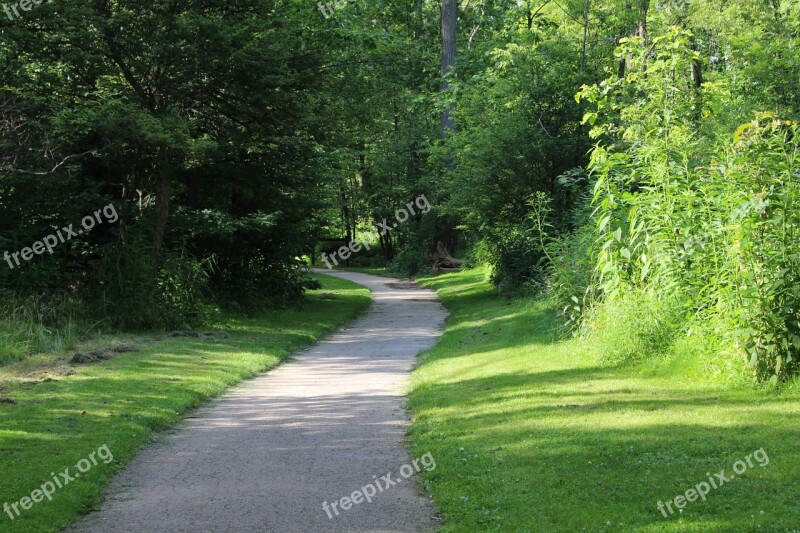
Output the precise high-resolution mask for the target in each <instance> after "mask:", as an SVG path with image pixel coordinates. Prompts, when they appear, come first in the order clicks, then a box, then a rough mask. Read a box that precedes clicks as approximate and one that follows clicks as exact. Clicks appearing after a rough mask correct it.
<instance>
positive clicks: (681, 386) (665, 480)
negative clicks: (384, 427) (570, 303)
mask: <svg viewBox="0 0 800 533" xmlns="http://www.w3.org/2000/svg"><path fill="white" fill-rule="evenodd" d="M420 282H421V283H422V284H423V285H426V286H428V287H431V288H434V289H437V290H438V293H439V296H440V297H441V299H442V300H443V302H444V303H445V305H446V306H447V307H448V308H449V310H450V311H451V315H450V318H449V321H448V322H447V327H446V332H445V334H444V337H443V339H442V341H441V342H440V343H439V344H438V345H437V346H436V347H435V348H433V349H432V350H430V351H429V352H427V353H426V354H424V355H423V356H422V357H421V361H420V363H419V365H418V368H417V369H416V371H415V373H414V375H413V384H412V392H411V396H410V406H411V408H412V409H413V412H414V425H413V434H412V440H413V446H414V454H415V456H419V455H421V454H423V453H426V452H431V453H432V454H433V456H434V458H435V460H436V463H437V468H436V469H435V470H434V471H432V472H429V473H424V472H423V475H424V476H425V483H426V484H427V485H428V486H429V488H430V491H431V493H432V495H433V498H434V500H435V502H436V504H437V506H438V509H439V511H440V513H441V515H442V518H443V524H444V527H443V530H444V531H459V532H461V531H463V532H467V531H509V532H523V531H548V532H552V531H565V532H574V531H641V532H650V531H670V532H684V531H737V532H741V531H779V532H792V531H800V402H799V401H798V400H799V399H800V393H798V390H797V387H796V386H785V387H784V388H783V389H782V390H780V391H775V390H765V389H757V388H755V387H752V386H745V387H742V386H740V387H738V388H730V387H723V386H721V385H714V384H713V381H712V380H705V381H704V382H700V381H698V380H697V379H696V378H697V375H696V369H695V368H692V369H690V367H691V365H686V367H685V369H684V365H682V364H680V362H674V361H673V362H667V363H664V364H650V365H647V366H638V367H617V368H609V367H605V366H602V365H599V364H598V363H597V361H598V356H599V354H598V353H597V349H596V348H594V347H593V345H592V343H591V341H586V340H579V339H571V338H569V337H567V338H564V336H563V335H562V334H559V329H560V328H559V327H558V325H559V320H558V319H557V317H556V316H555V313H554V312H553V310H552V309H551V308H550V307H549V306H548V305H546V304H545V303H543V302H537V301H535V300H531V299H517V300H506V299H503V298H500V297H498V296H496V295H495V293H494V292H493V290H492V289H491V288H490V286H489V285H488V284H487V283H486V282H485V281H484V273H483V272H482V271H479V270H472V271H467V272H462V273H455V274H448V275H443V276H439V277H430V278H425V279H422V280H420ZM690 370H691V371H690ZM761 449H763V452H759V453H758V457H761V461H760V462H759V461H757V460H755V457H754V456H753V455H752V454H753V453H754V452H756V450H761ZM747 456H750V463H751V464H752V465H753V466H752V467H750V466H746V469H745V471H744V472H743V473H742V474H741V475H737V474H735V473H734V471H733V467H734V465H735V466H736V467H737V469H738V470H740V471H741V470H742V464H745V465H746V464H747V463H742V464H736V462H737V461H739V460H742V461H744V460H745V459H746V457H747ZM765 456H766V458H767V459H766V460H765V459H764V457H765ZM767 460H768V464H766V466H763V467H762V466H760V465H761V464H765V463H766V462H767ZM722 470H724V472H723V475H724V476H725V477H726V478H729V480H728V481H727V482H725V481H722V484H721V485H718V486H717V488H716V489H713V488H712V489H711V490H710V491H708V494H707V495H706V496H705V498H706V499H705V501H703V500H702V499H700V498H699V497H698V495H697V494H694V495H693V494H691V493H689V497H692V496H694V500H695V501H691V502H689V501H685V500H683V501H681V500H679V502H678V503H679V504H682V506H683V509H678V507H677V506H676V503H675V502H674V499H675V497H677V496H679V495H683V496H682V497H683V498H685V497H686V491H687V489H693V488H695V487H696V486H697V485H698V484H700V483H703V482H706V483H708V478H709V476H711V477H712V478H713V479H714V480H715V483H719V482H720V481H721V480H719V478H717V477H716V476H715V474H716V473H719V472H720V471H722ZM709 485H710V484H709ZM695 490H696V489H695ZM701 490H705V487H703V486H701ZM659 500H660V501H662V502H666V501H670V502H672V503H671V506H672V509H673V513H672V514H670V513H669V512H668V511H667V510H666V507H665V511H664V512H665V513H666V514H667V516H666V517H665V516H664V514H662V512H661V511H659V509H658V508H657V502H658V501H659Z"/></svg>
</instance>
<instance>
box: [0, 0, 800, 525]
mask: <svg viewBox="0 0 800 533" xmlns="http://www.w3.org/2000/svg"><path fill="white" fill-rule="evenodd" d="M5 2H6V3H5V4H3V6H2V10H1V11H0V253H2V260H0V375H5V374H3V372H4V371H3V367H4V366H5V367H7V372H11V373H12V374H13V373H14V372H17V370H16V369H18V368H22V367H19V365H23V367H24V368H27V367H25V365H35V364H38V363H36V362H35V361H37V360H38V359H37V357H38V358H40V357H42V356H43V355H42V354H45V356H46V355H47V354H64V353H68V354H72V353H73V352H74V351H75V350H79V349H81V347H83V346H85V345H86V343H92V342H94V341H93V340H97V339H104V338H108V336H122V337H124V338H133V337H135V336H137V335H150V336H152V335H160V334H161V333H163V332H172V331H175V332H177V333H176V335H193V333H192V332H196V331H203V330H208V329H213V328H215V327H217V326H219V325H220V324H228V325H229V326H228V329H230V330H233V329H236V328H233V327H230V324H231V323H232V322H231V321H236V320H261V319H262V318H263V317H271V318H269V319H268V320H267V322H266V323H269V324H272V325H273V326H275V327H278V326H277V325H278V324H283V325H281V328H283V327H287V328H288V329H289V330H291V327H290V326H288V325H287V324H288V323H289V322H291V321H293V320H308V321H309V322H307V323H306V322H303V324H305V325H303V326H302V328H301V327H298V330H297V331H300V330H302V331H308V332H311V331H313V334H312V333H307V337H308V338H312V337H314V336H315V335H317V333H320V334H321V332H322V330H323V329H325V328H327V327H328V326H327V325H326V326H325V328H323V327H322V323H323V321H322V320H321V319H320V321H318V322H313V321H314V320H316V319H313V320H312V317H315V316H317V315H313V314H312V315H307V317H306V319H300V318H292V317H301V316H302V312H303V310H306V309H310V310H311V311H309V312H311V313H316V312H317V311H319V310H320V309H322V308H321V307H320V308H318V305H323V304H324V301H322V300H324V297H322V300H319V299H318V297H317V296H313V294H315V292H318V291H319V290H320V288H321V287H323V286H324V285H325V283H326V282H324V281H320V276H318V275H315V274H311V273H310V270H311V269H312V268H316V269H322V270H323V271H324V270H333V269H335V270H338V269H346V270H350V271H357V272H362V273H382V274H383V275H391V276H394V277H397V278H404V279H406V278H418V279H424V280H428V281H426V282H425V283H427V285H426V286H429V287H432V288H439V289H440V295H442V298H443V300H444V303H445V305H447V306H448V309H451V310H453V309H460V308H459V307H458V306H459V305H465V304H464V302H465V301H467V300H463V301H462V300H457V299H454V298H455V297H454V296H453V294H451V293H450V292H448V291H451V290H455V289H452V287H451V286H450V285H448V284H447V282H443V281H436V280H437V279H438V278H437V275H441V274H443V273H444V274H445V277H444V278H442V279H451V278H447V275H448V274H451V273H453V272H456V273H458V272H468V274H467V275H466V276H467V277H465V278H458V279H461V280H469V283H467V284H466V285H464V286H463V287H462V288H463V290H465V291H467V292H465V293H464V295H465V296H464V298H465V299H466V298H467V297H468V295H469V294H471V293H470V292H469V291H470V290H471V289H470V287H473V284H480V283H484V282H485V283H488V284H489V285H490V286H491V291H492V294H493V295H495V296H497V297H498V298H499V300H498V302H505V303H496V305H497V306H502V305H508V306H513V307H511V308H512V309H518V307H517V306H519V312H520V313H521V314H520V315H519V316H532V315H529V314H525V313H531V312H532V311H531V309H547V310H549V311H548V312H552V314H553V318H552V320H551V319H549V318H548V319H547V320H544V321H543V322H541V323H538V324H539V326H541V325H542V324H545V326H546V328H548V329H547V331H548V335H550V334H552V336H554V338H558V339H562V340H563V342H587V343H590V344H591V346H592V350H593V353H596V354H597V357H596V361H597V363H598V365H599V367H600V368H605V369H617V368H649V367H648V366H647V365H654V364H655V365H657V364H663V365H666V366H667V367H669V365H677V366H681V365H690V366H691V367H692V369H693V370H692V372H691V373H681V372H680V371H678V373H677V374H676V375H680V376H681V379H684V380H688V382H689V383H691V384H696V385H697V386H700V385H701V384H702V385H703V386H705V385H709V384H710V386H713V387H718V388H720V389H721V390H723V389H726V388H727V389H729V390H734V389H735V390H741V387H744V388H745V389H746V390H757V391H762V390H768V391H777V392H775V394H780V393H781V391H786V390H794V389H793V387H795V386H796V380H797V374H798V370H800V249H799V248H798V242H800V159H799V158H800V137H798V135H800V125H799V123H798V120H800V49H799V45H800V2H798V0H748V1H745V0H461V1H458V0H438V1H431V0H390V1H388V2H387V1H386V0H384V1H382V2H375V1H370V0H360V1H355V0H332V1H326V0H319V1H316V0H225V1H223V0H151V1H149V2H144V3H143V2H139V1H133V0H51V1H47V2H43V1H36V0H19V1H16V0H15V3H13V4H12V3H10V2H11V0H5ZM474 272H479V275H478V276H477V277H476V278H475V279H473V278H472V277H471V276H472V274H470V273H474ZM456 275H460V274H456ZM337 283H338V282H337ZM464 283H466V281H465V282H464ZM339 289H341V290H345V289H344V288H343V287H338V286H337V288H336V289H335V290H339ZM331 290H334V289H331ZM441 291H444V292H441ZM331 294H334V293H331ZM336 294H338V293H336ZM331 298H333V296H331ZM492 301H494V300H492ZM321 302H322V303H321ZM353 302H355V300H354V301H353ZM353 302H350V303H348V304H347V305H342V306H340V308H339V309H341V314H342V315H341V316H342V317H354V316H356V314H357V309H361V308H362V307H363V306H362V303H353ZM359 302H360V300H359ZM364 305H366V304H364ZM451 305H453V306H456V307H453V308H451ZM492 305H495V304H492ZM491 309H495V308H494V307H491ZM495 310H497V311H498V312H499V310H500V307H498V308H497V309H495ZM320 312H321V311H320ZM331 312H332V311H331ZM475 312H476V313H478V315H480V313H481V311H475ZM491 312H494V311H491V310H490V308H489V307H487V308H486V313H491ZM543 312H544V311H543ZM536 313H538V311H537V312H536ZM320 316H321V315H320ZM326 316H327V315H326ZM331 316H332V315H331ZM454 316H459V317H460V316H462V315H454ZM487 316H489V315H487ZM536 316H538V315H536ZM547 316H549V315H547ZM281 317H282V318H281ZM265 320H266V319H265ZM326 320H327V319H326ZM342 320H344V318H342V319H341V320H339V319H338V318H337V319H335V320H334V319H331V320H330V326H331V327H333V326H334V325H336V324H340V323H341V321H342ZM486 320H488V319H486ZM526 320H527V319H526ZM531 320H533V319H531ZM270 321H272V322H270ZM284 322H286V323H284ZM479 322H480V321H479ZM325 324H328V323H327V322H325ZM539 326H537V325H536V324H534V323H532V325H531V327H532V328H533V327H539ZM545 326H543V327H545ZM306 327H308V328H309V329H308V330H306V329H303V328H306ZM470 327H472V326H470ZM520 327H521V326H520ZM315 328H317V329H315ZM497 331H498V332H499V331H500V330H499V329H498V330H497ZM537 331H538V330H537ZM187 332H188V333H187ZM304 334H305V333H304ZM487 334H488V333H484V335H487ZM209 335H210V334H209ZM548 338H549V337H548ZM469 339H471V337H470V338H469ZM469 339H467V340H463V342H468V340H469ZM576 339H577V340H576ZM248 342H249V341H248ZM270 342H271V341H270ZM303 342H304V341H303ZM460 342H461V341H460ZM531 342H534V341H531ZM535 342H538V341H535ZM548 342H549V341H548ZM560 342H561V341H560ZM289 344H291V347H296V346H299V345H301V344H302V342H300V341H298V342H297V343H295V342H294V341H292V343H289ZM289 344H287V347H288V346H289ZM248 346H249V345H248ZM242 349H244V348H242ZM249 349H250V348H248V350H249ZM54 357H55V356H54ZM57 357H61V356H60V355H59V356H57ZM281 357H283V356H281ZM276 361H277V359H276ZM220 364H222V363H220ZM259 364H260V363H259ZM15 365H17V366H15ZM248 365H249V363H248V364H244V363H243V364H242V367H241V368H242V370H241V371H242V376H245V375H249V374H248V372H250V371H252V368H251V367H250V366H248ZM262 366H263V365H262ZM237 368H238V367H237ZM253 368H254V367H253ZM237 372H238V370H237ZM424 372H428V370H425V371H424ZM422 375H425V376H427V375H428V374H426V373H423V374H422ZM15 379H16V378H15ZM26 379H27V378H26ZM220 379H221V380H222V381H224V382H225V383H226V386H228V385H230V384H231V383H232V382H229V381H227V380H228V378H227V377H224V378H223V377H221V378H220ZM420 379H422V378H420ZM431 379H433V378H431ZM437 379H438V378H437ZM23 381H24V380H23ZM15 383H16V382H15ZM426 383H427V382H426ZM489 388H490V387H487V388H486V389H484V388H480V387H478V388H476V389H475V390H478V391H482V390H488V389H489ZM209 390H210V389H209ZM222 390H224V387H222V386H221V385H220V388H219V390H217V389H214V391H215V392H214V394H216V393H218V392H221V391H222ZM426 390H427V389H426ZM3 391H4V387H3V386H2V385H0V397H3V396H5V395H6V394H5V393H4V392H3ZM203 394H206V392H203ZM419 394H422V395H423V396H414V394H412V396H411V399H412V408H413V405H415V402H417V401H420V402H423V400H424V398H428V397H427V396H424V394H427V393H419ZM759 394H760V393H759ZM467 397H468V396H467ZM193 398H194V397H193ZM198 398H199V396H198ZM415 398H417V399H416V400H415ZM419 398H423V399H419ZM1 399H2V398H0V400H1ZM12 401H13V400H10V399H9V401H8V402H7V403H9V404H11V403H12ZM424 401H434V399H433V397H430V398H428V399H427V400H424ZM0 403H2V402H0ZM188 403H193V401H192V402H188ZM423 403H424V402H423ZM187 405H188V404H187ZM181 406H183V404H181ZM0 407H2V408H3V409H5V408H6V407H5V406H0ZM182 409H183V407H181V408H180V409H177V411H179V412H181V411H182ZM170 416H171V415H170ZM170 423H171V422H170ZM416 423H417V422H415V424H416ZM442 423H444V422H442ZM161 424H162V422H159V423H158V424H154V425H153V426H152V427H154V428H155V427H158V428H160V427H162V425H161ZM164 424H166V422H164ZM415 427H416V426H415ZM420 427H422V426H420ZM415 431H417V432H420V431H423V429H417V430H415ZM0 433H1V432H0ZM415 434H416V435H420V433H415ZM418 438H421V437H418ZM425 438H428V437H425ZM431 438H432V437H431ZM423 440H424V439H423ZM0 442H2V440H1V439H0ZM415 442H419V441H415ZM426 442H427V441H426ZM98 444H99V442H98ZM461 449H462V450H463V449H464V448H461ZM498 449H499V448H498ZM419 451H421V452H422V451H424V450H419ZM442 460H443V461H444V459H442ZM582 464H583V463H582ZM434 486H435V484H434ZM98 490H99V489H98ZM434 492H435V491H434ZM435 494H438V497H441V498H443V497H444V496H442V493H436V492H435ZM456 496H457V494H452V495H450V496H449V497H451V498H453V499H455V498H456ZM459 497H460V496H459ZM465 501H466V500H465ZM445 509H446V511H445V516H449V515H448V512H454V511H452V509H453V508H449V509H451V511H447V509H448V508H447V507H445ZM795 511H796V508H795ZM64 516H67V515H64ZM665 516H666V515H665ZM484 518H485V517H484ZM484 518H480V517H478V518H476V520H477V522H476V524H482V525H481V526H480V527H483V526H485V525H486V524H487V523H489V524H490V523H492V522H491V520H492V519H491V518H486V520H487V521H488V522H486V521H482V520H484ZM64 523H66V522H64ZM62 525H64V524H62ZM473 526H474V524H473ZM471 527H472V526H471ZM475 527H478V526H475ZM517 527H522V528H523V529H516V530H518V531H522V530H528V529H525V528H524V527H523V526H519V525H518V526H517ZM576 527H577V526H576ZM581 527H583V524H582V525H581ZM486 528H487V530H488V529H489V526H486ZM45 529H46V528H45ZM458 529H459V528H458V527H456V528H454V529H453V530H458ZM467 529H469V528H464V529H463V530H467ZM502 529H503V528H502V527H501V528H500V529H494V530H502ZM590 529H591V528H590ZM678 530H680V529H674V530H672V529H670V531H678ZM687 530H688V529H687ZM698 530H699V529H698ZM642 531H644V529H642ZM776 531H777V530H776ZM781 531H784V529H781ZM786 531H788V529H786Z"/></svg>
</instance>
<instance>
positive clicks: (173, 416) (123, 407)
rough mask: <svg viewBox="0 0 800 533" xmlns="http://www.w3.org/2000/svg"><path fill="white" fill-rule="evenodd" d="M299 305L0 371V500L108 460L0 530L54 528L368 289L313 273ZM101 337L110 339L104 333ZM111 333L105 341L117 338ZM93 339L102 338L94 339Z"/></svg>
mask: <svg viewBox="0 0 800 533" xmlns="http://www.w3.org/2000/svg"><path fill="white" fill-rule="evenodd" d="M316 279H318V280H320V281H321V282H322V283H323V288H322V289H321V290H318V291H313V292H311V293H310V294H309V297H308V303H307V304H306V306H305V308H304V309H303V310H302V311H274V312H269V313H266V314H263V315H261V316H259V317H258V318H256V319H239V318H228V319H226V320H225V321H224V323H221V324H219V325H218V326H217V327H216V328H214V330H211V331H215V330H216V331H224V332H225V333H224V334H217V336H215V337H211V338H209V339H202V340H201V339H195V338H166V339H164V338H160V339H157V338H155V337H153V338H150V339H149V342H148V339H143V338H130V337H129V338H124V339H122V340H123V341H124V343H132V342H133V343H139V345H140V348H141V349H140V350H139V351H136V352H132V353H124V354H118V355H116V356H115V357H113V358H112V359H110V360H108V361H105V362H102V363H92V364H87V365H79V366H72V365H70V364H68V362H67V359H68V356H67V355H65V354H44V355H38V356H32V357H30V358H26V359H25V360H24V361H21V362H19V363H13V364H11V365H7V366H4V367H0V399H3V398H4V399H11V400H14V401H15V402H16V403H2V402H0V472H2V474H0V505H2V503H3V502H8V503H9V504H11V503H13V502H16V501H18V500H20V499H21V498H22V497H24V496H29V495H30V494H31V492H32V491H33V490H34V489H37V488H38V487H40V485H41V484H42V483H44V482H46V481H48V480H50V479H51V476H50V472H55V473H56V474H58V473H59V472H61V471H63V470H64V468H66V467H72V468H71V473H75V472H76V470H75V468H74V467H73V465H76V463H77V462H78V461H80V460H81V459H83V458H88V457H89V456H90V454H91V453H92V452H95V451H96V450H97V449H98V448H100V447H101V446H103V445H107V446H108V449H109V450H110V452H111V453H112V454H113V457H114V461H113V462H110V463H109V464H104V462H103V461H98V465H97V466H94V467H93V468H92V469H91V470H89V471H88V472H87V473H85V474H82V475H81V477H80V478H79V479H76V480H75V481H73V482H70V483H69V484H68V485H66V486H65V487H64V488H63V489H61V490H58V491H57V492H56V493H55V494H54V495H53V500H52V501H47V500H44V501H42V502H40V503H36V504H34V505H33V507H32V508H31V509H29V510H27V511H22V509H21V508H19V509H20V510H21V511H22V515H21V516H20V517H19V518H16V519H15V520H13V522H12V520H11V519H10V518H9V517H8V515H7V514H5V513H3V514H2V515H0V531H26V532H27V531H56V530H58V529H60V528H61V527H63V526H65V525H67V524H69V523H70V522H72V521H73V520H74V519H75V518H77V517H78V516H79V514H81V513H84V512H87V511H89V510H91V509H93V508H94V507H96V506H97V504H98V503H99V501H100V495H101V492H102V489H103V487H104V486H105V485H106V483H107V481H108V479H109V478H110V476H111V475H112V474H113V473H114V472H115V471H116V470H118V469H120V468H121V467H122V466H123V465H124V464H125V462H126V461H127V460H128V459H130V458H131V457H132V456H133V455H134V453H135V452H136V451H137V450H138V449H140V448H141V447H142V446H143V445H145V444H147V442H148V441H149V439H150V438H151V436H152V434H153V432H154V431H158V430H163V429H165V428H168V427H170V426H172V425H174V424H175V423H176V422H177V421H178V420H180V418H181V417H182V416H183V415H184V414H185V413H186V412H187V410H188V409H191V408H193V407H197V406H198V405H200V403H201V402H203V401H204V400H205V399H207V398H209V397H212V396H215V395H218V394H220V393H222V392H223V391H224V390H225V389H227V388H228V387H230V386H231V385H233V384H235V383H237V382H239V381H241V380H243V379H245V378H248V377H251V376H254V375H256V374H258V373H260V372H263V371H264V370H267V369H269V368H271V367H273V366H275V365H277V364H278V363H280V362H281V361H283V360H285V359H286V358H287V357H288V356H289V355H290V354H291V353H292V352H293V351H295V350H296V349H298V348H300V347H302V346H303V345H307V344H310V343H312V342H313V341H315V340H316V339H318V338H319V337H321V336H322V335H323V334H325V333H326V332H329V331H331V330H332V329H334V328H335V327H337V326H340V325H342V324H343V323H345V322H347V321H348V320H351V319H352V318H354V317H355V316H356V315H357V314H358V313H359V312H361V311H362V310H363V309H365V308H366V307H367V306H368V305H369V302H370V297H369V291H368V290H367V289H364V288H362V287H360V286H358V285H355V284H353V283H351V282H349V281H345V280H340V279H335V278H331V277H328V276H319V277H316ZM105 341H107V342H110V340H109V339H105ZM119 341H120V339H114V343H115V344H119ZM95 342H104V341H103V340H102V339H101V340H99V341H95Z"/></svg>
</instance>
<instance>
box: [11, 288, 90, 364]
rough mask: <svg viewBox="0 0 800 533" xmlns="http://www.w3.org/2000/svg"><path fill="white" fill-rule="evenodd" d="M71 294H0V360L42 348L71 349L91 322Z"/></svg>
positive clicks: (45, 349)
mask: <svg viewBox="0 0 800 533" xmlns="http://www.w3.org/2000/svg"><path fill="white" fill-rule="evenodd" d="M85 317H86V310H85V308H84V305H83V303H82V302H81V301H80V300H78V299H77V298H75V297H73V296H68V295H59V296H48V295H37V296H27V297H23V296H20V295H18V294H15V293H14V292H12V291H4V292H2V293H1V294H0V364H5V363H8V362H10V361H17V360H21V359H23V358H24V357H25V356H27V355H29V354H31V353H36V352H46V351H64V350H71V349H74V348H75V346H76V344H77V343H78V341H80V340H81V339H82V338H85V337H86V336H87V335H88V334H89V333H90V331H91V330H92V326H91V325H89V321H88V320H87V319H86V318H85Z"/></svg>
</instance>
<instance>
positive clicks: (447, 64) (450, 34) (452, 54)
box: [441, 0, 458, 133]
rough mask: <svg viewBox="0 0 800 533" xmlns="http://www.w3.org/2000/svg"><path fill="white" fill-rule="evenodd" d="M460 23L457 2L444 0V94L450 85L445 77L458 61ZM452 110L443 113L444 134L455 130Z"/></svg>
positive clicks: (446, 109)
mask: <svg viewBox="0 0 800 533" xmlns="http://www.w3.org/2000/svg"><path fill="white" fill-rule="evenodd" d="M457 21H458V2H457V0H442V71H441V74H442V92H445V91H447V89H448V87H449V84H448V83H447V80H446V79H445V76H447V74H448V73H449V72H450V69H451V68H452V66H453V63H455V61H456V52H457V49H456V27H457ZM451 112H452V110H451V109H450V107H449V106H448V107H446V108H445V110H444V112H443V113H442V120H441V128H442V133H445V132H447V131H450V130H452V129H453V127H454V124H453V118H452V116H451Z"/></svg>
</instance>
